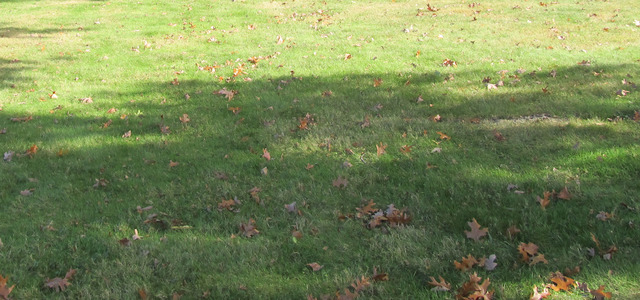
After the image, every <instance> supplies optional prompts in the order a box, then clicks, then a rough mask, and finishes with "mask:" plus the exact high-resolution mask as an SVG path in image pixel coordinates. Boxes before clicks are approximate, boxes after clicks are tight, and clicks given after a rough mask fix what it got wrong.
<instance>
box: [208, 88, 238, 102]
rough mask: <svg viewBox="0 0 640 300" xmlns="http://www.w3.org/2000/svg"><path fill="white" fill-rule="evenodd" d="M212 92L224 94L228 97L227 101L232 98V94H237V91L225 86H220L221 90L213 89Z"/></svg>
mask: <svg viewBox="0 0 640 300" xmlns="http://www.w3.org/2000/svg"><path fill="white" fill-rule="evenodd" d="M213 93H214V94H218V95H224V96H225V97H226V98H227V99H228V100H227V101H231V99H233V96H235V95H236V94H238V91H236V90H227V88H222V89H221V90H218V91H215V92H213Z"/></svg>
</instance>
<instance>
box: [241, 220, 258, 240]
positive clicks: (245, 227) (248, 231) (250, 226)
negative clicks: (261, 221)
mask: <svg viewBox="0 0 640 300" xmlns="http://www.w3.org/2000/svg"><path fill="white" fill-rule="evenodd" d="M255 224H256V221H255V220H254V219H249V222H247V223H246V224H245V223H242V224H240V231H241V232H242V234H243V235H244V236H246V237H248V238H250V237H252V236H254V235H256V234H259V233H260V231H258V230H257V229H256V226H255Z"/></svg>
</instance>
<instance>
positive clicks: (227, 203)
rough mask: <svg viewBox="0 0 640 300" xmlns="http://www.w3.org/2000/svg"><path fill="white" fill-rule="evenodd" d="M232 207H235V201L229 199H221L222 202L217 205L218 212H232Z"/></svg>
mask: <svg viewBox="0 0 640 300" xmlns="http://www.w3.org/2000/svg"><path fill="white" fill-rule="evenodd" d="M234 205H236V201H234V200H233V199H229V200H225V199H222V201H220V203H218V211H222V210H225V209H226V210H228V211H232V210H233V206H234Z"/></svg>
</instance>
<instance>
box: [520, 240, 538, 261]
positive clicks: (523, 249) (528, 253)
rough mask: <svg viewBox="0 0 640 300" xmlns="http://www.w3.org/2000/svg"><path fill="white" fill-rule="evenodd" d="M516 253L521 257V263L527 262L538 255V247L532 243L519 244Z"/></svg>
mask: <svg viewBox="0 0 640 300" xmlns="http://www.w3.org/2000/svg"><path fill="white" fill-rule="evenodd" d="M518 252H520V255H522V261H524V262H529V260H531V258H532V257H533V256H534V255H536V254H538V245H536V244H534V243H528V244H525V243H520V245H519V246H518Z"/></svg>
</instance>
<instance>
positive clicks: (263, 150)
mask: <svg viewBox="0 0 640 300" xmlns="http://www.w3.org/2000/svg"><path fill="white" fill-rule="evenodd" d="M262 157H264V159H266V160H267V161H269V160H271V154H270V153H269V151H267V148H264V149H262Z"/></svg>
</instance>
